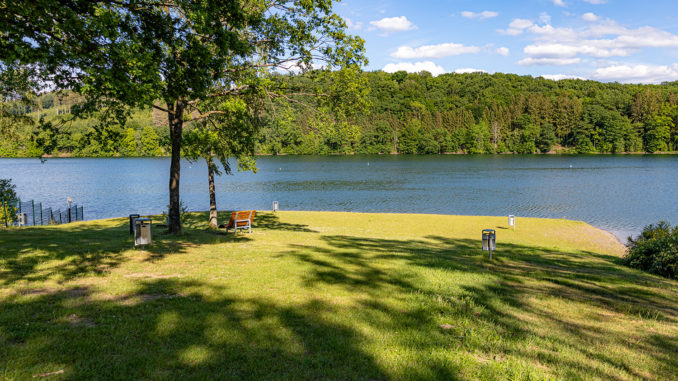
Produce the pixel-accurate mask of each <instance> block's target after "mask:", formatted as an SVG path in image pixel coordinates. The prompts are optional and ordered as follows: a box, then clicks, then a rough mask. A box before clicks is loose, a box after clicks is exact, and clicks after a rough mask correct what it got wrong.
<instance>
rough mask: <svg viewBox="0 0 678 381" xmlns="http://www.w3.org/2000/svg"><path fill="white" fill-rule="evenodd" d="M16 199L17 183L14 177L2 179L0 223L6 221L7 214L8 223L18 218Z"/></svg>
mask: <svg viewBox="0 0 678 381" xmlns="http://www.w3.org/2000/svg"><path fill="white" fill-rule="evenodd" d="M16 201H17V196H16V185H14V184H12V179H0V203H1V204H2V205H0V224H4V223H5V216H6V218H7V222H8V223H13V222H14V221H15V220H16V210H17V209H16Z"/></svg>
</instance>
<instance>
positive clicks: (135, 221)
mask: <svg viewBox="0 0 678 381" xmlns="http://www.w3.org/2000/svg"><path fill="white" fill-rule="evenodd" d="M142 222H151V219H150V218H137V219H135V220H134V223H135V224H140V223H142Z"/></svg>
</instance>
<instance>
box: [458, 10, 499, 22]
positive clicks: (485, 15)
mask: <svg viewBox="0 0 678 381" xmlns="http://www.w3.org/2000/svg"><path fill="white" fill-rule="evenodd" d="M461 15H462V17H466V18H467V19H479V20H485V19H491V18H493V17H497V16H499V13H497V12H492V11H483V12H479V13H475V12H471V11H464V12H461Z"/></svg>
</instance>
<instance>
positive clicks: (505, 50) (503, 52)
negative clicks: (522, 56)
mask: <svg viewBox="0 0 678 381" xmlns="http://www.w3.org/2000/svg"><path fill="white" fill-rule="evenodd" d="M496 52H497V54H499V55H501V56H504V57H507V56H508V55H509V54H510V53H511V51H510V50H509V48H507V47H504V46H502V47H501V48H497V50H496Z"/></svg>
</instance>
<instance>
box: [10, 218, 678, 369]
mask: <svg viewBox="0 0 678 381" xmlns="http://www.w3.org/2000/svg"><path fill="white" fill-rule="evenodd" d="M221 217H222V219H223V218H225V217H226V214H225V213H222V214H221ZM206 219H207V218H206V214H192V215H190V216H189V217H188V218H187V225H188V226H187V227H186V230H185V233H184V234H183V235H180V236H176V237H175V236H168V235H164V234H162V233H161V229H159V228H154V240H155V244H154V245H153V246H151V247H149V248H148V249H147V250H144V251H142V250H138V249H137V250H134V249H132V239H131V237H130V236H129V234H128V225H127V220H126V219H113V220H101V221H87V222H81V223H74V224H71V225H65V226H55V227H35V228H26V229H21V230H16V229H13V230H0V379H10V380H13V379H17V380H22V379H31V378H32V377H33V376H36V375H40V376H42V377H44V378H47V379H105V380H110V379H124V380H130V379H367V380H380V379H400V380H410V379H499V380H504V379H604V380H611V379H612V380H616V379H620V380H625V379H676V377H677V375H678V282H675V281H671V280H667V279H663V278H660V277H656V276H652V275H647V274H644V273H641V272H639V271H635V270H632V269H628V268H625V267H623V266H621V265H620V264H619V257H620V256H621V255H622V254H623V247H622V246H621V245H620V244H619V243H618V242H617V241H616V240H615V239H614V238H612V237H611V236H610V235H609V234H606V233H604V232H602V231H600V230H597V229H594V228H592V227H591V226H589V225H587V224H585V223H582V222H573V221H566V220H545V219H526V218H519V219H517V231H516V232H514V231H513V230H509V229H507V228H506V223H507V221H506V218H504V217H501V218H499V217H468V216H437V215H404V214H354V213H325V212H279V213H276V214H273V213H261V214H259V215H257V218H256V220H255V222H256V224H255V227H254V231H253V233H252V234H242V235H240V234H239V235H238V236H237V237H234V236H233V235H232V234H229V235H225V234H224V233H223V232H218V233H217V232H211V231H207V230H205V226H206V224H205V223H204V222H206ZM156 222H159V220H156ZM484 228H493V229H496V230H497V246H498V247H497V249H498V250H497V251H496V252H495V254H496V256H495V259H494V260H493V261H489V260H488V258H487V254H486V253H483V252H482V251H481V250H480V249H479V246H480V235H481V234H480V233H481V230H482V229H484ZM51 373H53V374H51ZM46 374H50V375H46Z"/></svg>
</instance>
